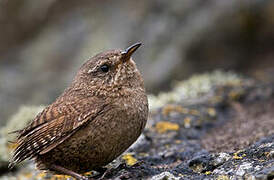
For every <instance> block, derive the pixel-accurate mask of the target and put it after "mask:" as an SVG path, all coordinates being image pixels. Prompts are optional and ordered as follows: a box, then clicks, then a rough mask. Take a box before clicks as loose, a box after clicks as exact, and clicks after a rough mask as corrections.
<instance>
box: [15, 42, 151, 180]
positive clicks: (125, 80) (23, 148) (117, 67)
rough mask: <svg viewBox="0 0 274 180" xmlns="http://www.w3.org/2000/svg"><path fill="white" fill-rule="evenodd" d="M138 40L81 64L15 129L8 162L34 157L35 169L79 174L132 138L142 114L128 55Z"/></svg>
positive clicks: (143, 102) (143, 104) (140, 87)
mask: <svg viewBox="0 0 274 180" xmlns="http://www.w3.org/2000/svg"><path fill="white" fill-rule="evenodd" d="M140 45H141V44H140V43H137V44H134V45H133V46H131V47H129V48H128V49H126V50H125V51H121V50H110V51H106V52H103V53H100V54H98V55H96V56H94V57H92V58H91V59H90V60H88V61H87V62H86V63H85V64H83V65H82V67H81V68H80V70H79V71H78V73H77V74H76V77H75V78H74V81H73V82H72V84H71V85H70V87H68V88H67V89H66V90H65V91H64V93H63V94H62V95H61V96H60V97H59V98H57V99H56V101H55V102H53V103H52V104H51V105H49V106H48V107H46V108H45V109H44V110H43V111H42V112H41V113H39V114H38V115H37V116H36V118H35V119H34V120H33V121H32V122H31V123H30V124H29V125H28V126H27V127H25V128H24V129H22V130H19V131H18V137H17V144H18V146H17V148H16V149H15V151H14V154H13V158H12V160H11V162H10V166H14V165H15V164H17V163H20V162H22V161H24V160H25V159H32V158H34V159H35V161H36V163H37V167H38V168H39V169H44V170H51V171H55V172H57V173H64V174H69V175H72V176H74V177H75V178H78V179H84V177H83V176H81V175H79V174H78V173H83V172H86V171H89V170H92V169H94V168H98V167H101V166H104V165H106V164H108V163H109V162H111V161H112V160H113V159H115V158H116V157H117V156H119V155H120V154H121V153H123V152H124V151H125V150H126V149H127V148H128V147H129V146H130V145H131V144H132V143H133V142H134V141H136V139H137V138H138V137H139V135H140V134H141V132H142V130H143V129H144V127H145V124H146V121H147V115H148V102H147V96H146V94H145V89H144V83H143V79H142V77H141V74H140V73H139V71H138V70H137V68H136V65H135V63H134V62H133V60H132V59H131V55H132V54H133V53H134V52H135V50H136V49H137V48H138V47H139V46H140Z"/></svg>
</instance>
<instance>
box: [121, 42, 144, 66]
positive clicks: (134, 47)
mask: <svg viewBox="0 0 274 180" xmlns="http://www.w3.org/2000/svg"><path fill="white" fill-rule="evenodd" d="M141 45H142V43H135V44H133V45H131V46H129V47H128V48H127V49H126V50H125V51H123V52H122V61H123V62H126V61H128V60H129V59H130V57H131V55H132V54H133V53H134V52H135V51H136V50H137V49H138V48H139V47H140V46H141Z"/></svg>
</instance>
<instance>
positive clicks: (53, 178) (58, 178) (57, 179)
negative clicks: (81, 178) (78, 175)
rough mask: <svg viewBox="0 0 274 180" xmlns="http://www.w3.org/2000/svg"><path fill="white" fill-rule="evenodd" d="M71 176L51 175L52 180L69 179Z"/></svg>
mask: <svg viewBox="0 0 274 180" xmlns="http://www.w3.org/2000/svg"><path fill="white" fill-rule="evenodd" d="M69 178H71V176H68V175H59V174H58V175H54V176H52V177H51V180H65V179H69Z"/></svg>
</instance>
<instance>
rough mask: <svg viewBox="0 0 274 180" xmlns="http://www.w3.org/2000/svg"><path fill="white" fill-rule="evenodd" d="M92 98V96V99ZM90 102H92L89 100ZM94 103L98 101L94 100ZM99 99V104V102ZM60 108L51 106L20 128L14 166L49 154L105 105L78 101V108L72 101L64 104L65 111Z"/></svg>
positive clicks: (13, 160) (98, 101) (12, 164)
mask: <svg viewBox="0 0 274 180" xmlns="http://www.w3.org/2000/svg"><path fill="white" fill-rule="evenodd" d="M91 100H92V99H91ZM87 102H88V103H87ZM93 102H94V103H93ZM95 102H96V103H95ZM58 107H60V106H54V104H52V105H50V106H48V107H47V108H46V109H45V110H44V111H42V112H41V113H40V114H38V115H37V117H36V118H35V119H34V121H33V122H32V123H30V125H29V126H27V127H26V128H25V129H23V130H20V131H18V132H19V134H18V138H17V142H16V143H17V144H18V146H17V147H16V149H15V151H14V154H13V157H12V159H11V161H10V167H13V166H14V165H16V164H18V163H20V162H22V161H24V160H25V159H31V158H33V157H35V156H37V155H39V154H45V153H47V152H49V151H50V150H51V149H53V148H54V147H56V146H57V145H59V144H60V143H62V142H63V141H65V140H66V139H67V138H69V137H70V136H71V135H72V134H74V133H75V132H76V131H77V130H78V129H79V128H80V127H81V126H83V125H84V124H86V123H87V122H90V121H92V120H93V119H94V118H95V117H96V116H98V115H99V114H100V113H102V111H103V110H104V108H105V105H104V102H102V101H101V102H100V100H99V99H96V101H94V99H93V101H87V100H85V101H83V103H81V102H77V107H73V106H72V105H71V104H70V105H67V106H63V107H64V109H66V110H67V111H64V112H63V113H57V112H56V111H58Z"/></svg>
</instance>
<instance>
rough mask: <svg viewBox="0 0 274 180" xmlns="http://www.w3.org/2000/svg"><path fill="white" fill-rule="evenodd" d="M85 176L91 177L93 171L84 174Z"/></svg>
mask: <svg viewBox="0 0 274 180" xmlns="http://www.w3.org/2000/svg"><path fill="white" fill-rule="evenodd" d="M84 175H85V176H90V175H92V171H89V172H86V173H84Z"/></svg>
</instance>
